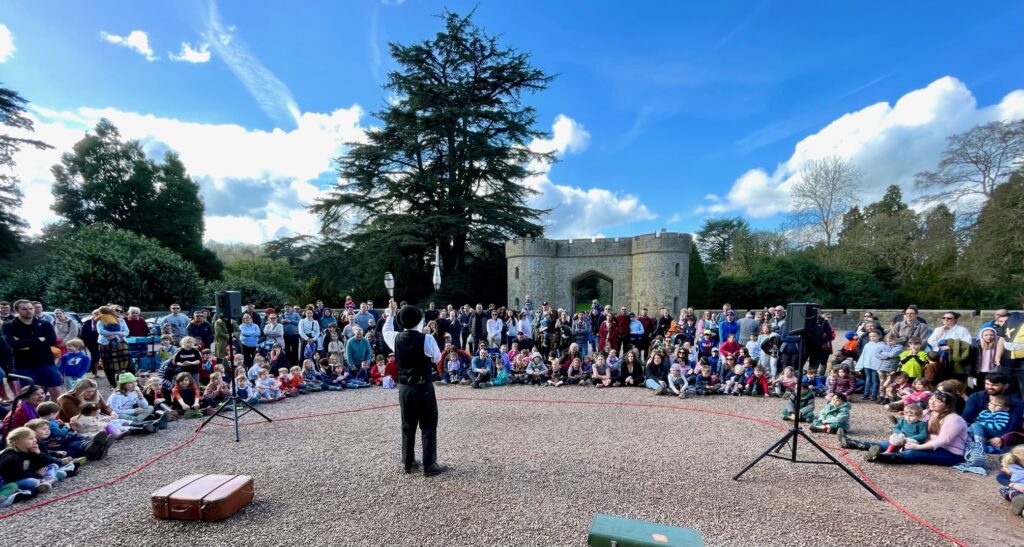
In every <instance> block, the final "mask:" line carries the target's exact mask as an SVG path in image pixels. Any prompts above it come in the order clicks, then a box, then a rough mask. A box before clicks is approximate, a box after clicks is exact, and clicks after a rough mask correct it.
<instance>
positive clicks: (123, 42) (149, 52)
mask: <svg viewBox="0 0 1024 547" xmlns="http://www.w3.org/2000/svg"><path fill="white" fill-rule="evenodd" d="M100 37H102V38H103V39H104V40H106V41H108V42H110V43H111V44H117V45H119V46H124V47H126V48H128V49H130V50H132V51H135V52H136V53H138V54H139V55H142V56H143V57H145V58H146V60H147V61H155V60H157V59H159V57H157V56H156V55H153V48H151V47H149V36H148V35H147V34H146V33H145V32H143V31H141V30H133V31H131V32H130V33H128V36H118V35H117V34H110V33H108V32H102V31H101V32H100Z"/></svg>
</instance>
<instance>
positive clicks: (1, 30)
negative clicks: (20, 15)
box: [0, 23, 17, 63]
mask: <svg viewBox="0 0 1024 547" xmlns="http://www.w3.org/2000/svg"><path fill="white" fill-rule="evenodd" d="M15 51H17V48H16V47H14V35H13V34H11V29H9V28H7V25H5V24H3V23H0V63H4V62H7V60H8V59H10V58H11V57H12V56H13V55H14V52H15Z"/></svg>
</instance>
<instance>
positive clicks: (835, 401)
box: [811, 391, 850, 434]
mask: <svg viewBox="0 0 1024 547" xmlns="http://www.w3.org/2000/svg"><path fill="white" fill-rule="evenodd" d="M847 429H850V403H849V402H848V400H847V397H846V394H845V393H843V392H841V391H836V392H835V393H833V394H832V396H831V398H829V399H828V401H827V402H826V403H825V406H824V407H822V409H821V412H820V413H818V416H817V417H816V418H814V423H812V424H811V431H815V432H818V433H821V432H824V433H838V432H839V431H842V432H843V434H845V433H846V430H847Z"/></svg>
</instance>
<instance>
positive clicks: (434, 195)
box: [312, 11, 553, 290]
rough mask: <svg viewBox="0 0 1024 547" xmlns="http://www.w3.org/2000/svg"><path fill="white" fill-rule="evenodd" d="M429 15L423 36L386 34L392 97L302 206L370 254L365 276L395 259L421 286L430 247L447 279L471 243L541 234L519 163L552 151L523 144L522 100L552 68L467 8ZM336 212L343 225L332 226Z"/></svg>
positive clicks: (377, 274)
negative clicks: (434, 28) (481, 23)
mask: <svg viewBox="0 0 1024 547" xmlns="http://www.w3.org/2000/svg"><path fill="white" fill-rule="evenodd" d="M441 19H442V22H443V26H444V28H443V29H442V30H441V31H440V32H438V33H437V35H436V36H435V37H434V38H432V39H428V40H424V41H422V42H419V43H414V44H409V45H403V44H396V43H392V44H391V45H390V51H391V55H392V57H393V58H394V60H395V62H396V63H397V65H398V66H399V68H398V70H395V71H393V72H391V73H390V74H389V75H388V83H387V84H386V86H385V88H386V89H387V90H388V91H389V92H390V93H391V94H392V96H393V97H394V99H393V100H392V101H390V103H389V104H388V105H387V106H386V107H385V108H384V109H383V110H382V111H380V112H378V113H376V116H377V117H378V118H379V119H380V120H381V122H382V127H381V128H379V129H377V130H373V131H369V132H368V133H367V141H366V142H365V143H354V144H351V148H350V149H349V150H348V152H347V153H346V154H345V155H343V156H342V157H340V158H339V159H338V164H339V175H340V179H341V182H340V183H339V185H338V186H337V187H336V188H335V189H334V190H332V191H331V192H330V193H329V194H328V195H327V196H326V197H324V198H322V199H321V200H319V201H318V202H317V203H316V204H315V205H314V206H313V207H312V210H313V211H314V212H316V213H317V214H318V215H319V217H320V219H321V223H322V225H323V226H324V227H325V230H324V231H325V234H324V235H325V236H328V237H331V236H341V241H342V243H344V244H345V245H346V246H347V247H348V248H349V249H350V250H351V251H352V252H353V253H358V255H359V256H362V257H372V258H373V261H372V263H373V265H374V267H372V271H368V272H366V274H367V275H368V276H369V277H370V278H373V279H376V280H377V281H376V283H377V284H379V279H380V278H381V277H382V276H383V271H384V270H385V269H391V270H392V271H394V270H404V271H405V272H406V273H407V274H408V275H410V276H412V277H413V278H414V279H409V278H406V279H407V282H408V284H410V285H418V286H419V288H426V289H427V290H429V271H430V269H431V268H430V266H429V265H428V262H430V261H431V260H432V258H433V254H434V248H435V246H440V254H441V264H440V265H441V269H442V272H443V273H444V275H445V277H446V278H447V277H448V274H451V273H454V272H461V271H465V270H466V268H467V267H468V262H467V255H468V254H470V253H472V252H473V249H474V248H475V249H476V250H477V252H479V251H480V249H483V248H485V247H487V246H489V245H497V244H501V243H503V242H504V241H505V240H507V239H509V238H513V237H536V236H540V235H542V233H543V230H542V227H541V226H540V225H539V223H538V221H539V218H540V215H541V214H542V213H543V211H541V210H538V209H533V208H530V207H529V206H527V205H526V203H525V202H526V198H527V197H528V196H529V195H531V194H532V193H534V191H533V190H532V189H530V188H529V187H527V186H525V185H524V184H523V180H524V179H525V178H526V177H527V176H528V175H530V174H531V168H530V165H531V164H536V162H545V161H553V157H552V155H551V154H549V153H540V152H536V151H534V150H531V148H530V144H531V142H532V141H533V140H534V139H538V138H544V137H546V136H547V134H546V133H545V132H543V131H540V130H537V129H535V128H534V124H535V122H536V112H535V111H534V109H533V107H531V106H529V105H526V104H524V102H523V99H524V96H525V95H528V94H531V93H536V92H539V91H542V90H544V89H545V88H547V86H548V84H549V83H550V82H551V80H552V78H553V77H552V76H550V75H547V74H545V73H544V72H543V71H542V70H540V69H538V68H535V67H534V66H532V65H531V64H530V59H529V56H528V55H527V54H525V53H521V52H518V51H516V50H515V49H512V48H508V47H505V46H503V45H501V44H500V43H499V42H498V39H497V37H495V36H491V35H488V34H487V33H486V32H484V31H483V30H482V29H480V28H479V27H477V26H476V25H475V24H474V23H473V21H472V14H470V15H468V16H461V15H458V14H456V13H452V12H448V11H446V12H444V13H443V14H442V15H441ZM346 220H347V222H345V221H346ZM339 223H344V224H345V225H347V226H351V227H352V230H351V231H350V232H349V233H347V234H338V233H332V232H333V229H332V227H334V226H336V225H338V224H339ZM360 262H361V263H362V264H363V265H364V267H367V268H369V267H370V264H369V263H370V261H369V260H362V261H360ZM396 273H397V272H396ZM407 286H408V285H407Z"/></svg>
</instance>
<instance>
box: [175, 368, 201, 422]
mask: <svg viewBox="0 0 1024 547" xmlns="http://www.w3.org/2000/svg"><path fill="white" fill-rule="evenodd" d="M200 404H201V401H200V397H199V390H198V389H197V388H196V382H195V379H193V378H192V374H190V373H188V372H179V373H178V375H177V376H175V377H174V389H172V390H171V408H173V409H174V410H175V411H176V412H177V413H178V414H179V415H183V416H184V417H185V418H198V417H200V416H202V412H200V411H199V405H200Z"/></svg>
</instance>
